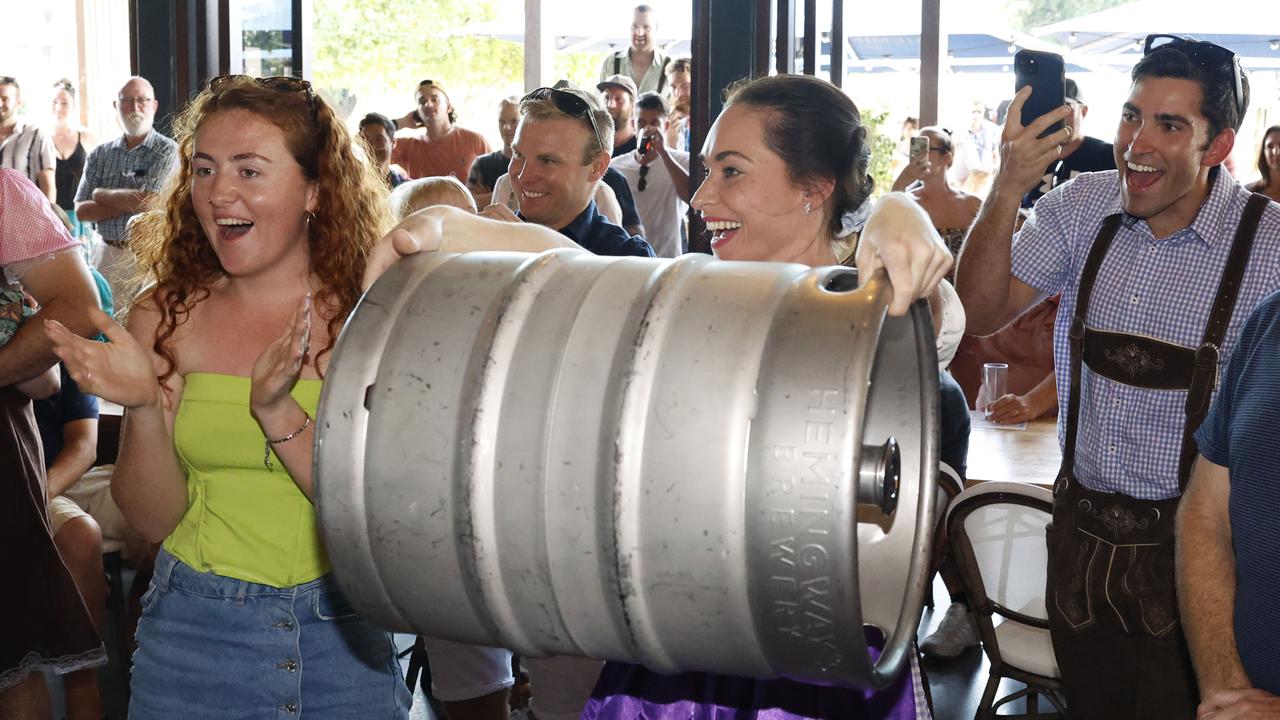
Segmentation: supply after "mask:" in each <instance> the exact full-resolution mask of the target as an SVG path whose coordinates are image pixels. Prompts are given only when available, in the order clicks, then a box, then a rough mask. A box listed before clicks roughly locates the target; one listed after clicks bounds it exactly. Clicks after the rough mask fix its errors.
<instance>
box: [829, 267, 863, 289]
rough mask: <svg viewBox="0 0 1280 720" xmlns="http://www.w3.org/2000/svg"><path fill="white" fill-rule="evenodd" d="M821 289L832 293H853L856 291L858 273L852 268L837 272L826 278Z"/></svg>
mask: <svg viewBox="0 0 1280 720" xmlns="http://www.w3.org/2000/svg"><path fill="white" fill-rule="evenodd" d="M822 289H823V290H826V291H827V292H833V293H846V292H853V291H854V290H857V289H858V271H857V270H854V269H852V268H850V269H848V270H844V271H841V272H837V274H835V275H832V276H831V277H829V278H827V281H826V282H825V283H823V284H822Z"/></svg>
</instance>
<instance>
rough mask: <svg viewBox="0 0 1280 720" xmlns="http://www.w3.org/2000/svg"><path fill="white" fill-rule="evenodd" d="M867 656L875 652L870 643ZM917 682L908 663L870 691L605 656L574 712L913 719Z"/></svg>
mask: <svg viewBox="0 0 1280 720" xmlns="http://www.w3.org/2000/svg"><path fill="white" fill-rule="evenodd" d="M873 634H876V633H874V631H872V632H869V633H868V635H873ZM878 645H879V644H878V643H877V646H878ZM872 656H873V657H878V656H879V652H878V650H877V649H873V650H872ZM916 690H917V688H916V687H915V683H914V681H913V679H912V674H911V672H910V670H904V671H903V673H902V675H901V676H899V677H898V679H897V680H895V681H894V683H893V684H892V685H890V686H889V687H887V688H885V689H884V690H880V691H874V690H857V689H850V688H838V687H827V686H823V685H807V684H805V683H801V682H796V681H795V680H787V679H786V678H773V679H768V680H757V679H755V678H744V677H730V676H727V675H714V674H711V673H702V672H687V673H680V674H678V675H663V674H661V673H657V672H654V671H652V670H649V669H647V668H645V667H643V666H640V665H631V664H628V663H616V662H610V663H606V664H605V666H604V670H603V671H602V672H601V673H600V679H599V680H598V681H597V682H596V688H595V691H594V692H592V694H591V699H590V700H589V701H587V705H586V707H585V708H583V710H582V715H581V720H615V719H616V720H623V719H624V718H625V719H626V720H636V719H639V720H677V719H679V720H801V719H803V720H811V719H812V720H818V719H821V720H827V719H828V718H830V719H832V720H835V719H836V718H839V719H840V720H860V719H865V720H872V719H874V720H913V719H914V718H916Z"/></svg>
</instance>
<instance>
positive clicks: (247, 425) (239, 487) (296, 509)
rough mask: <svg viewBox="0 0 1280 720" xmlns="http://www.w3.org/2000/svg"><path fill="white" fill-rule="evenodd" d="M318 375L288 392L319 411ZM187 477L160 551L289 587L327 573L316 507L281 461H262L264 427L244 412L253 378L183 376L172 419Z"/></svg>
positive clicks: (197, 564) (190, 562) (209, 569)
mask: <svg viewBox="0 0 1280 720" xmlns="http://www.w3.org/2000/svg"><path fill="white" fill-rule="evenodd" d="M320 385H321V382H320V381H319V380H299V381H298V383H297V385H295V386H294V388H293V393H292V395H293V397H294V399H296V400H297V401H298V403H299V404H300V405H302V407H303V408H304V409H305V410H306V411H307V413H308V414H309V415H311V416H312V417H315V412H316V404H317V403H318V402H319V401H320ZM173 435H174V438H173V442H174V446H175V449H176V452H177V454H178V462H179V463H180V464H181V465H182V469H183V470H184V471H185V472H186V474H187V513H186V515H183V516H182V521H181V522H179V523H178V526H177V527H176V528H174V530H173V532H172V533H171V534H170V535H169V537H168V538H166V539H165V541H164V547H165V549H166V550H168V551H169V552H170V553H172V554H173V555H175V556H176V557H177V558H178V559H179V560H182V561H183V562H185V563H186V564H188V565H190V566H191V567H193V568H195V569H196V570H199V571H201V572H213V573H217V574H219V575H223V576H226V577H232V578H236V579H239V580H246V581H248V582H253V583H260V584H264V585H271V586H274V587H290V586H293V585H299V584H301V583H305V582H308V581H311V580H314V579H316V578H318V577H320V576H321V575H324V574H325V573H327V572H329V557H328V555H326V554H325V551H324V547H323V546H322V545H321V543H320V535H319V533H318V531H317V529H316V512H315V506H313V505H312V504H311V501H310V500H308V499H307V496H306V495H303V494H302V491H301V490H299V489H298V486H297V485H295V484H294V482H293V478H291V477H289V473H288V472H287V471H286V470H285V469H284V463H282V462H280V460H279V458H276V457H274V453H273V457H272V465H274V466H275V470H274V471H271V470H268V469H267V468H266V467H265V466H264V465H263V463H262V445H263V442H264V440H265V438H263V436H262V429H261V428H259V427H258V423H257V421H255V420H254V419H253V416H252V415H250V414H249V378H247V377H240V376H237V375H220V374H215V373H188V374H187V376H186V385H185V386H184V387H183V390H182V402H181V403H180V404H179V406H178V415H177V418H176V420H175V422H174V429H173Z"/></svg>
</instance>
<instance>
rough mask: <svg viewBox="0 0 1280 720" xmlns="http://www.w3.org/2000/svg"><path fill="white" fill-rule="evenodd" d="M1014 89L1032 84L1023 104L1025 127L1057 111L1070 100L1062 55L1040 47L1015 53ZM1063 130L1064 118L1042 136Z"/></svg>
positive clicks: (1041, 135) (1041, 134)
mask: <svg viewBox="0 0 1280 720" xmlns="http://www.w3.org/2000/svg"><path fill="white" fill-rule="evenodd" d="M1013 76H1014V91H1015V92H1016V91H1018V90H1021V89H1022V88H1024V87H1026V86H1027V85H1030V86H1031V96H1030V97H1028V98H1027V102H1026V103H1025V104H1023V106H1022V126H1023V127H1026V126H1027V125H1030V124H1031V123H1032V121H1034V120H1035V119H1036V118H1038V117H1040V116H1041V115H1044V114H1045V113H1047V112H1050V111H1052V110H1056V109H1058V108H1060V107H1062V106H1063V104H1065V103H1066V100H1065V99H1064V98H1063V94H1064V92H1065V90H1064V86H1065V84H1066V79H1067V75H1066V70H1065V69H1064V66H1063V63H1062V56H1061V55H1058V54H1057V53H1051V52H1040V51H1038V50H1019V51H1018V53H1017V54H1016V55H1014V56H1013ZM1061 129H1062V121H1061V120H1059V121H1058V122H1056V123H1054V124H1052V125H1050V126H1049V129H1047V130H1045V131H1044V132H1042V133H1040V137H1044V136H1045V135H1051V134H1053V133H1055V132H1057V131H1059V130H1061Z"/></svg>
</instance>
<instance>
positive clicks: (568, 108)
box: [522, 87, 610, 152]
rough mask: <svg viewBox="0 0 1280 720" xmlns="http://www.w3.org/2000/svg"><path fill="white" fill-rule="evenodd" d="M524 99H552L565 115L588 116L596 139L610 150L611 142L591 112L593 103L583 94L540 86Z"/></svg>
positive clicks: (552, 102)
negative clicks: (606, 139) (607, 141)
mask: <svg viewBox="0 0 1280 720" xmlns="http://www.w3.org/2000/svg"><path fill="white" fill-rule="evenodd" d="M523 100H538V101H541V100H550V101H551V104H553V105H555V106H556V109H557V110H559V111H560V112H562V113H564V114H565V115H568V116H569V117H575V118H586V119H587V120H589V121H590V122H591V130H592V132H594V133H595V134H596V141H597V142H599V143H600V149H601V150H604V151H605V152H608V151H609V149H610V144H609V143H606V142H605V141H604V133H603V132H601V131H600V125H599V124H598V123H597V122H596V114H595V113H594V112H591V105H590V104H589V103H588V102H587V101H586V99H584V98H583V97H582V96H581V95H578V94H576V93H572V92H569V91H568V90H561V89H559V88H551V87H540V88H538V89H537V90H534V91H533V92H531V93H529V94H528V95H525V96H524V98H523ZM523 100H522V102H523Z"/></svg>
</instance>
